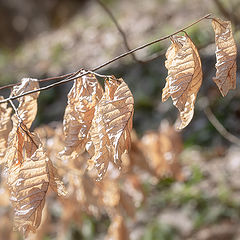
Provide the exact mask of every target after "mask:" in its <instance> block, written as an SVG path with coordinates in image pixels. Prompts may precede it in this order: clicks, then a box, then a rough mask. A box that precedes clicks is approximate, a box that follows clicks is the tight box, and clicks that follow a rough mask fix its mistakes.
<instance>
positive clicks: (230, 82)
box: [212, 18, 237, 96]
mask: <svg viewBox="0 0 240 240" xmlns="http://www.w3.org/2000/svg"><path fill="white" fill-rule="evenodd" d="M212 26H213V29H214V32H215V42H216V58H217V63H216V65H215V66H216V69H217V72H216V77H214V78H213V81H214V82H215V83H216V84H217V86H218V88H219V90H220V92H221V94H222V95H223V96H226V95H227V93H228V91H229V90H230V89H235V88H236V71H237V64H236V58H237V46H236V43H235V41H234V38H233V34H232V28H231V22H230V21H223V20H221V19H220V18H213V20H212Z"/></svg>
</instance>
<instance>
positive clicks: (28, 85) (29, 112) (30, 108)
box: [12, 78, 39, 129]
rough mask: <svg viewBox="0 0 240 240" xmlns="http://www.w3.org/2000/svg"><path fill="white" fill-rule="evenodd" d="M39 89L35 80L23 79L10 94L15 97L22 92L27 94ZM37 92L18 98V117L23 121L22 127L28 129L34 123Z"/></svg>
mask: <svg viewBox="0 0 240 240" xmlns="http://www.w3.org/2000/svg"><path fill="white" fill-rule="evenodd" d="M38 88H39V83H38V80H37V79H32V78H23V79H22V80H21V84H20V85H17V86H14V87H13V91H12V94H13V95H15V96H17V95H20V94H22V93H24V92H28V91H31V90H34V89H38ZM38 96H39V92H36V93H32V94H28V95H26V96H23V97H20V98H19V99H18V100H19V106H18V115H19V117H20V118H21V120H22V121H23V123H24V125H25V126H26V127H27V128H28V129H30V127H31V125H32V122H33V121H34V119H35V117H36V114H37V98H38Z"/></svg>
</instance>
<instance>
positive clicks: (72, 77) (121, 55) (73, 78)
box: [0, 14, 211, 104]
mask: <svg viewBox="0 0 240 240" xmlns="http://www.w3.org/2000/svg"><path fill="white" fill-rule="evenodd" d="M210 15H211V14H207V15H206V16H204V17H201V18H200V19H198V20H196V21H195V22H193V23H191V24H190V25H188V26H186V27H184V28H182V29H180V30H178V31H176V32H174V33H172V34H169V35H167V36H164V37H161V38H158V39H156V40H154V41H151V42H149V43H146V44H144V45H141V46H139V47H137V48H134V49H132V50H130V51H128V52H125V53H123V54H120V55H119V56H117V57H115V58H113V59H111V60H109V61H107V62H105V63H103V64H101V65H99V66H97V67H95V68H93V69H92V70H90V72H89V71H86V72H85V73H83V74H79V72H80V71H77V72H75V73H74V74H70V77H68V78H66V79H63V80H61V81H60V82H56V83H53V84H50V85H48V86H45V87H42V88H39V89H34V90H31V91H28V92H25V93H22V94H20V95H18V96H13V97H9V98H6V99H4V100H2V101H0V104H1V103H4V102H7V101H9V100H14V99H17V98H20V97H22V96H26V95H28V94H32V93H35V92H39V91H44V90H47V89H50V88H52V87H56V86H59V85H61V84H64V83H67V82H71V81H73V80H75V79H77V78H80V77H82V76H84V75H87V74H88V73H91V72H95V71H97V70H99V69H101V68H103V67H105V66H107V65H109V64H111V63H113V62H115V61H117V60H119V59H121V58H123V57H126V56H127V55H130V54H132V53H134V52H136V51H139V50H141V49H143V48H146V47H148V46H150V45H152V44H155V43H158V42H161V41H163V40H166V39H168V38H170V37H172V36H174V35H176V34H178V33H180V32H183V31H184V30H186V29H187V28H189V27H191V26H193V25H195V24H197V23H199V22H200V21H202V20H204V19H206V18H208V17H209V16H210Z"/></svg>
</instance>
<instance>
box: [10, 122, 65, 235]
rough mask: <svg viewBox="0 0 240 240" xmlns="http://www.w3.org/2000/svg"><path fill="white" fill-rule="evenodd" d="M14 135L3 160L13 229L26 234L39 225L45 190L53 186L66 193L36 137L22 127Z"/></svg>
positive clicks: (54, 188)
mask: <svg viewBox="0 0 240 240" xmlns="http://www.w3.org/2000/svg"><path fill="white" fill-rule="evenodd" d="M17 132H18V134H16V135H15V138H14V139H13V141H12V142H11V144H10V146H9V149H8V151H7V153H6V156H5V158H6V159H8V185H9V190H10V194H11V197H10V200H11V202H12V205H13V208H14V225H15V229H18V230H19V231H22V232H23V233H24V234H25V235H28V233H29V232H30V231H32V232H35V231H36V229H37V228H38V226H39V225H40V223H41V215H42V209H43V207H44V203H45V195H46V192H47V190H48V187H49V186H52V188H53V190H55V191H56V192H57V193H58V194H59V195H65V194H66V193H65V191H64V187H63V184H62V183H60V180H59V179H58V176H57V175H56V170H55V169H54V167H53V166H52V164H51V163H50V160H49V159H48V158H47V156H46V154H45V151H44V149H43V147H42V144H41V142H40V139H39V138H38V136H37V135H36V134H34V133H31V132H30V131H29V130H28V129H27V128H26V127H25V126H24V125H21V126H20V127H19V128H18V129H17ZM19 158H20V159H19ZM56 186H58V188H57V187H56Z"/></svg>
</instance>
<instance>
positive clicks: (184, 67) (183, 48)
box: [162, 35, 202, 129]
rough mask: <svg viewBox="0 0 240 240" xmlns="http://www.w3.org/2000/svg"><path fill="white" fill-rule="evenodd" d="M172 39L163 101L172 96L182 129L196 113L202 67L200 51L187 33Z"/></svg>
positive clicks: (167, 55)
mask: <svg viewBox="0 0 240 240" xmlns="http://www.w3.org/2000/svg"><path fill="white" fill-rule="evenodd" d="M171 41H172V44H171V45H170V47H169V48H168V50H167V53H166V58H167V60H166V62H165V66H166V68H167V69H168V77H167V79H166V85H165V87H164V89H163V93H162V101H163V102H164V101H166V100H167V99H168V98H169V97H170V96H171V98H172V100H173V104H174V105H175V106H176V107H177V108H178V110H179V112H180V119H181V124H180V126H178V129H182V128H184V127H186V126H187V125H188V124H189V123H190V121H191V119H192V117H193V114H194V103H195V101H196V97H197V93H198V91H199V89H200V86H201V84H202V67H201V60H200V57H199V54H198V51H197V49H196V47H195V46H194V44H193V42H192V41H191V39H190V38H189V37H188V36H187V35H185V36H174V37H172V38H171Z"/></svg>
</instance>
